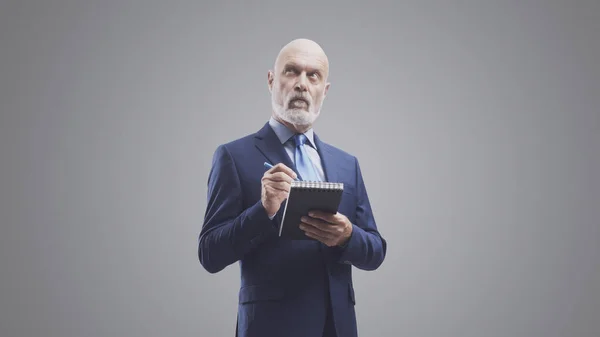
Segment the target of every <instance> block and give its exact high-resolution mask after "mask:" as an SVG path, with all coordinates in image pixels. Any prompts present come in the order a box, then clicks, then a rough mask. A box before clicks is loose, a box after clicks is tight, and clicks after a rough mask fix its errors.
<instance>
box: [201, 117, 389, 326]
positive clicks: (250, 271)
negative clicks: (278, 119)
mask: <svg viewBox="0 0 600 337" xmlns="http://www.w3.org/2000/svg"><path fill="white" fill-rule="evenodd" d="M315 143H316V146H317V149H318V151H319V155H320V156H321V160H322V164H323V170H324V171H325V175H326V180H327V181H333V182H342V183H344V192H343V195H342V201H341V204H340V207H339V212H340V213H343V214H344V215H346V216H347V217H348V219H349V220H350V222H351V223H352V225H353V231H352V236H351V238H350V241H349V242H348V244H347V245H346V246H345V247H344V248H341V247H328V246H327V245H324V244H322V243H320V242H318V241H291V240H284V239H280V238H279V237H278V228H279V227H278V226H279V223H280V221H281V216H282V213H283V208H284V207H281V208H280V210H279V212H278V213H277V215H276V216H275V218H274V219H273V220H270V219H269V217H268V215H267V213H266V211H265V210H264V208H263V207H262V204H261V178H262V176H263V174H264V172H265V170H266V169H265V168H264V166H263V163H264V162H265V161H268V162H270V163H272V164H277V163H284V164H286V165H287V166H289V167H291V168H294V166H293V164H292V162H291V161H290V159H289V157H288V155H287V154H286V152H285V149H284V148H283V146H282V144H281V142H280V141H279V139H278V138H277V136H276V135H275V133H274V131H273V130H272V129H271V127H270V126H269V124H268V123H266V124H265V125H264V127H263V128H262V129H260V130H259V131H258V132H257V133H255V134H251V135H248V136H245V137H243V138H240V139H237V140H234V141H232V142H229V143H227V144H222V145H220V146H219V147H218V148H217V149H216V151H215V153H214V157H213V161H212V168H211V170H210V174H209V179H208V196H207V207H206V213H205V219H204V223H203V226H202V230H201V232H200V235H199V241H198V257H199V259H200V263H201V264H202V266H203V267H204V268H205V269H206V270H207V271H208V272H210V273H217V272H219V271H221V270H223V269H224V268H225V267H227V266H229V265H231V264H233V263H235V262H239V265H240V270H241V285H240V289H239V303H238V318H237V331H236V333H237V335H238V336H241V337H259V336H260V337H270V336H277V337H281V336H285V337H296V336H297V337H307V336H311V337H313V336H315V337H320V336H321V333H322V331H323V324H324V322H325V317H326V310H327V306H328V301H329V300H330V303H331V304H330V305H331V309H332V313H333V319H334V322H335V326H336V330H337V335H338V336H343V337H355V336H357V324H356V314H355V308H354V306H355V304H356V297H355V293H354V287H353V282H352V266H354V267H356V268H359V269H361V270H375V269H377V268H378V267H379V266H380V265H381V263H382V262H383V260H384V258H385V254H386V241H385V240H384V239H383V238H382V236H381V235H380V233H379V232H378V230H377V226H376V224H375V219H374V217H373V213H372V211H371V206H370V203H369V198H368V196H367V191H366V189H365V184H364V181H363V177H362V174H361V170H360V167H359V164H358V160H357V159H356V157H354V156H352V155H350V154H348V153H346V152H344V151H342V150H340V149H337V148H335V147H333V146H331V145H328V144H326V143H324V142H322V141H321V140H320V139H319V137H318V136H317V135H316V134H315Z"/></svg>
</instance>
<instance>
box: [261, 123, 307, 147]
mask: <svg viewBox="0 0 600 337" xmlns="http://www.w3.org/2000/svg"><path fill="white" fill-rule="evenodd" d="M269 125H270V126H271V128H272V129H273V131H275V134H276V135H277V138H279V141H280V142H281V144H285V142H287V141H288V140H289V139H290V138H292V137H293V136H294V135H295V134H296V133H295V132H294V131H292V130H290V129H288V127H287V126H285V125H283V124H282V123H281V122H279V121H278V120H276V119H275V118H273V116H271V118H270V119H269ZM304 135H305V136H306V138H307V139H308V142H309V143H310V146H312V147H313V148H315V149H316V148H317V146H316V145H315V140H314V131H313V128H310V129H308V131H306V132H305V133H304Z"/></svg>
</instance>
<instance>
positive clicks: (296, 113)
mask: <svg viewBox="0 0 600 337" xmlns="http://www.w3.org/2000/svg"><path fill="white" fill-rule="evenodd" d="M277 115H278V116H279V117H281V118H282V119H283V120H284V121H286V122H288V123H291V124H294V125H302V126H306V125H311V124H312V123H314V121H315V120H316V119H317V114H315V113H313V112H310V111H306V110H302V109H288V110H284V111H280V112H279V113H277Z"/></svg>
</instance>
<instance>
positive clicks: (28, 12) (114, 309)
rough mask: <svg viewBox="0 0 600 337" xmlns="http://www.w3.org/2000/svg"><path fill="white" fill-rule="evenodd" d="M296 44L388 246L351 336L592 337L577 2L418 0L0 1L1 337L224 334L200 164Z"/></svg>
mask: <svg viewBox="0 0 600 337" xmlns="http://www.w3.org/2000/svg"><path fill="white" fill-rule="evenodd" d="M297 37H307V38H311V39H314V40H316V41H317V42H318V43H320V44H321V45H322V46H323V48H324V49H325V51H326V52H327V54H328V56H329V58H330V62H331V77H330V80H331V82H332V87H331V90H330V92H329V96H328V98H327V99H326V101H325V105H324V109H323V114H322V116H321V118H320V119H319V120H318V121H317V125H316V131H317V132H318V133H319V134H320V135H321V137H322V138H323V139H324V140H325V141H328V142H330V143H332V144H334V145H338V146H340V147H342V148H343V149H345V150H347V151H349V152H351V153H353V154H355V155H356V156H358V158H359V160H360V161H361V165H362V168H363V173H364V177H365V180H366V183H367V187H368V192H369V195H370V197H371V201H372V204H373V208H374V210H375V212H376V213H375V216H376V219H377V220H378V226H379V229H380V231H381V232H382V234H383V235H384V236H385V237H386V239H387V240H388V243H389V250H388V255H387V259H386V261H385V262H384V264H383V265H382V266H381V268H380V269H379V270H377V271H375V272H362V271H360V270H357V269H355V273H354V275H355V284H356V290H357V313H358V320H359V332H360V335H361V336H415V337H430V336H431V337H433V336H478V337H479V336H498V337H501V336H502V337H506V336H523V337H532V336H543V337H554V336H557V337H558V336H564V337H584V336H585V337H597V336H600V244H599V239H600V225H599V223H600V220H599V218H600V210H599V209H600V207H599V206H600V179H599V175H600V174H599V172H600V159H599V157H600V112H599V110H600V109H599V106H600V99H599V96H600V64H599V63H600V61H599V60H600V43H599V40H600V2H598V1H563V2H561V3H559V2H556V1H496V2H494V3H492V2H481V1H457V2H454V3H452V2H449V1H441V0H440V1H433V2H432V1H427V2H426V1H417V0H414V1H410V2H407V1H395V2H393V4H392V2H391V1H390V2H388V3H386V4H383V3H382V4H375V3H370V4H368V5H367V4H366V2H363V4H362V5H356V4H351V3H349V2H338V3H333V2H327V3H326V4H325V3H324V4H321V2H320V1H319V2H317V1H315V2H312V3H309V2H290V3H285V2H283V1H272V2H268V3H260V4H259V3H253V4H235V5H234V4H231V3H229V2H228V3H227V4H225V3H224V4H220V5H217V4H212V5H209V4H203V3H202V2H201V1H168V2H167V1H163V2H158V1H153V2H150V1H137V2H134V1H122V0H119V1H95V2H91V1H38V2H35V3H34V2H31V1H12V2H9V3H6V2H5V1H3V2H2V5H1V7H0V39H1V40H0V42H1V44H0V78H1V82H0V94H1V95H2V96H1V99H0V107H1V119H0V151H1V152H0V191H1V194H0V221H1V227H0V335H1V336H3V337H4V336H6V337H11V336H19V337H20V336H23V337H25V336H27V337H33V336H44V337H53V336H61V337H67V336H93V337H96V336H128V337H129V336H131V337H134V336H232V335H233V329H234V325H235V312H236V301H237V290H238V286H239V269H238V267H237V265H232V266H230V267H228V268H227V269H225V270H224V271H222V272H221V273H219V274H215V275H211V274H209V273H208V272H206V271H204V270H203V269H202V267H201V265H200V263H199V262H198V259H197V255H196V249H197V246H196V245H197V235H198V233H199V231H200V227H201V224H202V220H203V215H204V207H205V201H206V181H207V176H208V171H209V169H210V160H211V156H212V153H213V151H214V149H215V148H216V146H217V145H218V144H221V143H223V142H226V141H229V140H232V139H234V138H237V137H241V136H243V135H245V134H248V133H251V132H254V131H256V130H258V129H259V128H260V127H261V126H262V125H263V123H264V122H266V120H267V118H268V117H269V114H270V102H269V93H268V90H267V70H268V69H269V68H270V67H271V66H272V64H273V61H274V59H275V56H276V54H277V52H278V51H279V49H280V48H281V47H282V46H283V45H284V44H285V43H287V42H288V41H290V40H291V39H294V38H297Z"/></svg>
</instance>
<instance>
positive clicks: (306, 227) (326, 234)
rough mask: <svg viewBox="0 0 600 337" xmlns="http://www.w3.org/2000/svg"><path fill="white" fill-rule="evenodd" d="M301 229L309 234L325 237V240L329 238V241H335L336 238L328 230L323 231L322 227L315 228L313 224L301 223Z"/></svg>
mask: <svg viewBox="0 0 600 337" xmlns="http://www.w3.org/2000/svg"><path fill="white" fill-rule="evenodd" d="M299 226H300V229H301V230H303V231H305V232H308V233H312V234H314V235H317V236H320V237H323V238H327V239H333V238H335V236H334V235H333V233H330V232H328V231H326V230H322V229H321V228H320V227H317V226H314V225H312V224H308V223H305V222H302V223H300V225H299Z"/></svg>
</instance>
